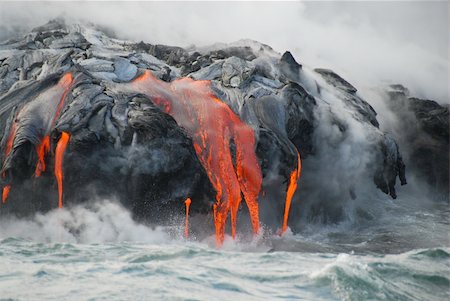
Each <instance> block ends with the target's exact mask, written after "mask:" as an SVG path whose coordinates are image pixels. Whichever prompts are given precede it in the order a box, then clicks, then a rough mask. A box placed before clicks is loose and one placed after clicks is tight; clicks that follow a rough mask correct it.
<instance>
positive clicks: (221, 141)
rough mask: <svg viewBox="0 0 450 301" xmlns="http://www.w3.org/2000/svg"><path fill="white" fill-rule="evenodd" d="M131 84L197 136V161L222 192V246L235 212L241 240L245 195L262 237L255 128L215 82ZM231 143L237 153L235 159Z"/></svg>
mask: <svg viewBox="0 0 450 301" xmlns="http://www.w3.org/2000/svg"><path fill="white" fill-rule="evenodd" d="M129 85H130V88H131V89H133V90H137V91H139V92H140V93H142V94H144V95H146V96H147V97H149V99H151V100H152V102H153V103H155V104H156V105H158V106H159V107H160V108H161V109H163V110H164V111H165V112H166V113H168V114H170V115H171V116H172V117H173V118H174V119H175V120H176V122H177V123H178V124H179V125H180V126H182V127H183V128H184V129H185V130H186V131H187V132H188V133H189V134H190V135H191V137H192V140H193V144H194V149H195V152H196V154H197V157H198V159H199V160H200V163H201V164H202V166H203V167H204V168H205V170H206V173H207V175H208V177H209V180H210V182H211V184H212V185H213V187H214V189H215V191H216V202H215V204H214V209H213V211H214V223H215V228H216V241H217V245H219V246H220V245H221V244H222V243H223V241H224V237H225V225H226V222H227V219H228V215H229V214H230V216H231V235H232V237H233V238H235V237H236V223H237V214H238V211H239V206H240V203H241V193H242V195H243V196H244V200H245V202H246V204H247V207H248V210H249V214H250V220H251V223H252V226H253V232H254V233H255V234H257V233H258V232H259V229H260V223H259V205H258V195H259V192H260V190H261V185H262V174H261V169H260V166H259V163H258V160H257V157H256V154H255V147H256V145H255V144H256V139H255V133H254V130H253V129H252V128H251V127H250V126H249V125H247V124H246V123H245V122H243V121H242V120H241V119H240V118H239V116H238V115H237V114H236V113H234V112H233V111H232V110H231V109H230V107H229V106H228V105H227V104H225V103H224V102H223V101H222V100H220V99H219V98H217V97H216V96H215V95H214V93H213V91H212V90H211V82H210V81H207V80H193V79H191V78H180V79H177V80H175V81H173V82H170V83H167V82H164V81H161V80H159V79H158V78H156V77H155V76H154V75H153V74H152V73H151V72H150V71H148V70H146V71H145V72H144V73H143V74H142V75H141V76H139V77H137V78H136V79H135V80H134V81H132V82H131V84H129ZM231 143H234V146H235V149H236V152H235V154H234V156H233V154H232V153H231V148H230V146H231ZM298 160H299V161H298V162H299V164H298V168H297V169H295V170H294V171H293V173H292V175H291V179H290V182H289V188H288V192H287V198H286V212H288V211H289V208H290V203H291V200H292V196H293V194H294V192H295V189H296V186H297V180H298V177H299V175H300V157H298ZM285 223H286V224H287V213H285Z"/></svg>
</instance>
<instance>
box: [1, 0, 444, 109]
mask: <svg viewBox="0 0 450 301" xmlns="http://www.w3.org/2000/svg"><path fill="white" fill-rule="evenodd" d="M56 17H64V18H66V19H69V20H71V21H72V22H80V21H82V22H86V21H87V22H93V23H96V24H99V25H102V26H107V27H110V28H112V29H113V30H114V32H115V33H116V35H117V36H118V37H120V38H124V39H130V40H136V41H140V40H143V41H146V42H149V43H163V44H169V45H178V46H188V45H192V44H195V45H198V46H205V45H208V44H212V43H215V42H232V41H236V40H239V39H242V38H249V39H254V40H258V41H260V42H263V43H265V44H268V45H270V46H272V47H273V48H274V49H275V50H276V51H278V52H281V53H282V52H284V51H285V50H290V51H291V52H292V53H293V54H294V56H295V58H296V59H297V60H298V61H299V62H300V63H302V64H303V65H305V66H307V67H311V68H318V67H320V68H329V69H333V70H334V71H336V72H337V73H338V74H340V75H341V76H342V77H344V78H345V79H346V80H348V81H349V82H351V83H352V84H353V85H354V86H355V87H357V88H358V90H359V91H360V92H361V93H362V94H363V96H364V91H368V90H369V89H371V88H374V87H378V86H382V85H386V84H389V83H401V84H404V85H405V86H407V87H408V88H409V89H410V91H411V93H412V94H413V95H415V96H418V97H423V98H431V99H435V100H437V101H438V102H440V103H449V102H450V100H449V94H448V92H449V2H448V1H440V2H431V1H414V2H408V1H375V2H371V1H360V2H342V1H334V2H317V1H314V2H303V1H302V2H300V1H291V2H279V1H275V2H253V1H252V2H238V1H233V2H217V1H214V2H188V1H183V2H131V1H127V2H107V1H102V2H87V1H83V2H38V1H36V2H35V1H33V2H4V1H0V38H5V37H7V36H10V35H11V34H12V33H16V32H18V31H23V30H25V31H26V30H29V29H31V28H32V27H35V26H38V25H41V24H44V23H46V22H47V21H48V20H49V19H52V18H56ZM368 101H369V102H370V99H368Z"/></svg>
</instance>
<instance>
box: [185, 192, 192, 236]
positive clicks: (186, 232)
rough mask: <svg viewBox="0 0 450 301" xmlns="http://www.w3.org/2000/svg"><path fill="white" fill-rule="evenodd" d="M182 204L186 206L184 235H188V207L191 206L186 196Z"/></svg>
mask: <svg viewBox="0 0 450 301" xmlns="http://www.w3.org/2000/svg"><path fill="white" fill-rule="evenodd" d="M184 204H185V206H186V221H185V224H184V237H186V238H188V237H189V207H190V206H191V199H190V198H187V199H186V201H184Z"/></svg>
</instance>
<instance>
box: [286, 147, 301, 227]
mask: <svg viewBox="0 0 450 301" xmlns="http://www.w3.org/2000/svg"><path fill="white" fill-rule="evenodd" d="M301 169H302V163H301V160H300V154H299V153H298V152H297V168H296V169H294V170H293V171H292V172H291V176H290V177H289V184H288V188H287V192H286V202H285V206H284V217H283V227H282V229H281V233H282V234H284V233H285V232H286V229H287V224H288V218H289V210H290V208H291V201H292V197H293V196H294V193H295V191H296V190H297V181H298V179H299V178H300V172H301Z"/></svg>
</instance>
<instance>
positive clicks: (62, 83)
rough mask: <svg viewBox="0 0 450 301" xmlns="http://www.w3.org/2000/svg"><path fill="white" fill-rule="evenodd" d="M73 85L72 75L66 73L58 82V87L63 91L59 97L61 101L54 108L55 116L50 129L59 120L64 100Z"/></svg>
mask: <svg viewBox="0 0 450 301" xmlns="http://www.w3.org/2000/svg"><path fill="white" fill-rule="evenodd" d="M72 84H73V75H72V73H70V72H68V73H66V74H64V75H63V77H61V79H60V80H59V82H58V86H59V87H61V88H62V89H63V90H64V93H63V95H62V96H61V99H60V100H59V102H58V105H57V107H56V111H55V115H54V116H53V119H52V126H51V127H52V128H53V127H54V126H55V124H56V121H57V120H58V118H59V115H60V114H61V110H62V108H63V107H64V101H65V100H66V97H67V93H69V91H70V87H71V86H72Z"/></svg>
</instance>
